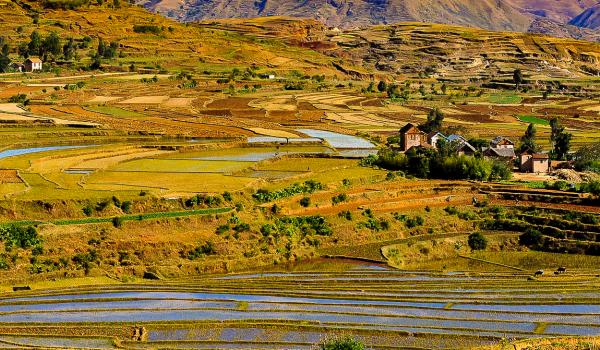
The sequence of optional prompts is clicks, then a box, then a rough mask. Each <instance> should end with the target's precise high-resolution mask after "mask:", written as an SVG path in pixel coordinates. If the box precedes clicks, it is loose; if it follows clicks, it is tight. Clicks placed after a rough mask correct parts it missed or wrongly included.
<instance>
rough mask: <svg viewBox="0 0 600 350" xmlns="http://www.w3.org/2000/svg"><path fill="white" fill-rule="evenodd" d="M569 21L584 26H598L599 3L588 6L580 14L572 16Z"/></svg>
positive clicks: (599, 19) (594, 27) (599, 20)
mask: <svg viewBox="0 0 600 350" xmlns="http://www.w3.org/2000/svg"><path fill="white" fill-rule="evenodd" d="M569 23H570V24H572V25H575V26H578V27H584V28H591V29H598V28H600V5H596V6H593V7H590V8H588V9H587V10H585V11H583V12H582V13H581V14H580V15H578V16H577V17H575V18H573V19H572V20H571V21H570V22H569Z"/></svg>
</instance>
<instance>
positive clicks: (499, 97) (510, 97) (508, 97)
mask: <svg viewBox="0 0 600 350" xmlns="http://www.w3.org/2000/svg"><path fill="white" fill-rule="evenodd" d="M489 101H490V102H491V103H495V104H515V103H521V101H523V98H522V97H521V96H519V95H517V94H514V93H512V94H494V95H490V97H489Z"/></svg>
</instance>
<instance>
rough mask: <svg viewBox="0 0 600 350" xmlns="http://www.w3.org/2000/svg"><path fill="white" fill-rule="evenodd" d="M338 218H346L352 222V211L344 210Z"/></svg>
mask: <svg viewBox="0 0 600 350" xmlns="http://www.w3.org/2000/svg"><path fill="white" fill-rule="evenodd" d="M338 217H340V218H344V219H346V220H348V221H352V219H353V217H352V212H350V210H344V211H341V212H339V213H338Z"/></svg>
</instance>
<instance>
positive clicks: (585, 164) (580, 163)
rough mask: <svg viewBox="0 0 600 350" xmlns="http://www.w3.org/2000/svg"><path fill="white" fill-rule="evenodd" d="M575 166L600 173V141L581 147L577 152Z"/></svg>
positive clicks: (582, 169)
mask: <svg viewBox="0 0 600 350" xmlns="http://www.w3.org/2000/svg"><path fill="white" fill-rule="evenodd" d="M575 168H576V169H577V170H579V171H584V170H587V171H594V172H597V173H600V142H596V143H593V144H591V145H586V146H583V147H581V148H580V149H579V150H577V152H576V153H575Z"/></svg>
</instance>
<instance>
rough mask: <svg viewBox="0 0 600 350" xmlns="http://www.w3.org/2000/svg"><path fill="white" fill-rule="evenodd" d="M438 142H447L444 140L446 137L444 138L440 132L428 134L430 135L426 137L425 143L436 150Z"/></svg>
mask: <svg viewBox="0 0 600 350" xmlns="http://www.w3.org/2000/svg"><path fill="white" fill-rule="evenodd" d="M440 140H444V141H447V139H446V136H444V134H442V133H441V132H439V131H433V132H430V133H429V134H428V135H427V141H428V142H429V144H430V145H432V146H433V147H436V148H437V145H438V142H439V141H440Z"/></svg>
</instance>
